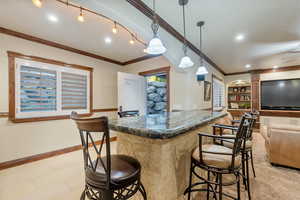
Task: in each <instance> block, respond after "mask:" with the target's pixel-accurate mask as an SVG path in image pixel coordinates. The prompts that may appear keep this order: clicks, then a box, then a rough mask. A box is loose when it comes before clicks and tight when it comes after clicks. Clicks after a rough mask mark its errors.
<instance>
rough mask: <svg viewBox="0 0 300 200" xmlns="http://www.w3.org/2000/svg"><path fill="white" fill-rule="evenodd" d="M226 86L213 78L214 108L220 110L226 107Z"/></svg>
mask: <svg viewBox="0 0 300 200" xmlns="http://www.w3.org/2000/svg"><path fill="white" fill-rule="evenodd" d="M224 90H225V86H224V83H223V82H222V81H220V80H218V79H217V78H213V108H214V109H220V108H223V107H224V106H225V91H224Z"/></svg>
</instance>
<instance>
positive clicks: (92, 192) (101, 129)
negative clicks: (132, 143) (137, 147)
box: [71, 112, 147, 200]
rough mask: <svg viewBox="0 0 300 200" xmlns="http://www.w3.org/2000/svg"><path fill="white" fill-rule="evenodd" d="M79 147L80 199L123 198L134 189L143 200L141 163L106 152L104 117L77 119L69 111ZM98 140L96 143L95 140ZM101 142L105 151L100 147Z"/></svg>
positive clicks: (105, 119) (107, 141)
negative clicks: (81, 169)
mask: <svg viewBox="0 0 300 200" xmlns="http://www.w3.org/2000/svg"><path fill="white" fill-rule="evenodd" d="M71 119H73V120H74V121H75V122H76V124H77V127H78V129H79V133H80V138H81V142H82V147H83V158H84V170H85V189H84V191H83V193H82V195H81V197H80V200H85V198H86V197H87V198H88V199H90V200H126V199H129V198H130V197H132V196H133V195H134V194H136V193H137V192H138V191H140V193H141V194H142V196H143V199H144V200H147V196H146V191H145V189H144V187H143V185H142V183H141V181H140V178H141V165H140V163H139V161H137V160H136V159H134V158H132V157H129V156H126V155H111V154H110V135H109V128H108V119H107V117H97V118H80V117H79V116H78V115H77V113H76V112H72V114H71ZM99 141H101V142H100V146H98V143H99ZM103 144H106V145H105V151H103V147H104V145H103Z"/></svg>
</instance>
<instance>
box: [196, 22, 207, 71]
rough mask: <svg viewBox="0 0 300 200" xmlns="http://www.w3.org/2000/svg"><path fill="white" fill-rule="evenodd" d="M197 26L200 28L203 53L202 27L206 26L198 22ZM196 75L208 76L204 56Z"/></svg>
mask: <svg viewBox="0 0 300 200" xmlns="http://www.w3.org/2000/svg"><path fill="white" fill-rule="evenodd" d="M197 26H198V27H199V28H200V51H201V52H202V26H204V21H200V22H198V23H197ZM196 74H197V75H205V74H208V71H207V69H206V67H205V65H204V62H203V58H202V56H200V66H199V67H198V70H197V72H196Z"/></svg>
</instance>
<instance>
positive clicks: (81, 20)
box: [77, 7, 84, 22]
mask: <svg viewBox="0 0 300 200" xmlns="http://www.w3.org/2000/svg"><path fill="white" fill-rule="evenodd" d="M77 20H78V21H80V22H84V17H83V13H82V8H81V7H80V14H79V15H78V17H77Z"/></svg>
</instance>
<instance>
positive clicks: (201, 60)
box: [200, 26, 203, 66]
mask: <svg viewBox="0 0 300 200" xmlns="http://www.w3.org/2000/svg"><path fill="white" fill-rule="evenodd" d="M200 51H201V52H202V26H200ZM200 64H201V66H202V65H203V58H202V55H200Z"/></svg>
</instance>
